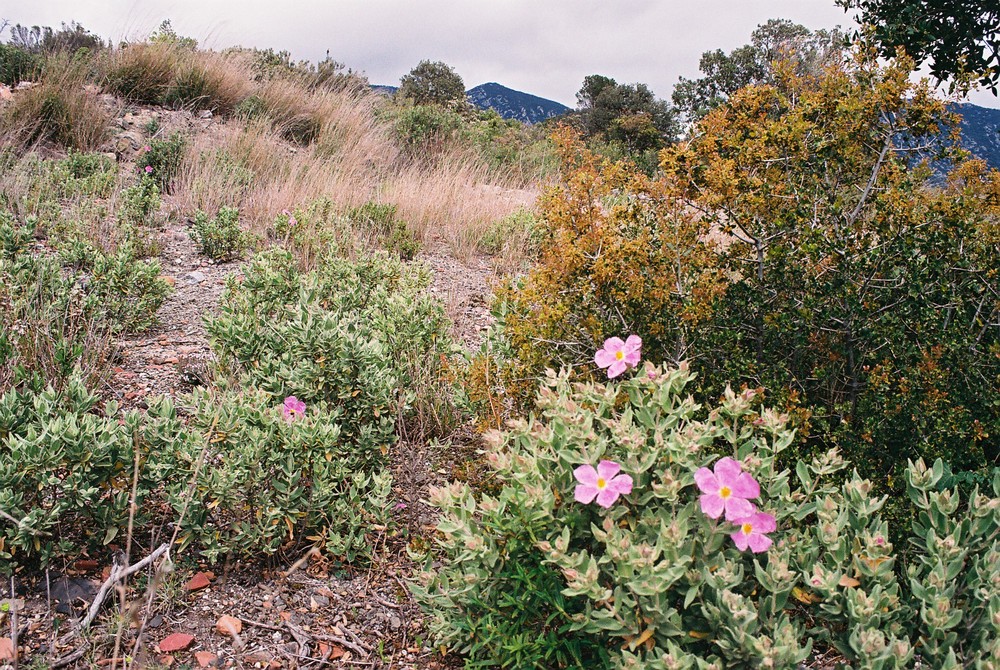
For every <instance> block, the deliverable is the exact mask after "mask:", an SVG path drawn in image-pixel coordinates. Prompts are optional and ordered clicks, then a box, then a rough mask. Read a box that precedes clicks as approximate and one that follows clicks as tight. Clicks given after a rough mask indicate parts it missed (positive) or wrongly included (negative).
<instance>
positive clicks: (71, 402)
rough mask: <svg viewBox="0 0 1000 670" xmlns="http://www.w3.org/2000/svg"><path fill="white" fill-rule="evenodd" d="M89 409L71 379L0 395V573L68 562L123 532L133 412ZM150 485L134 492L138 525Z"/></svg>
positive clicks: (93, 404) (90, 403) (88, 397)
mask: <svg viewBox="0 0 1000 670" xmlns="http://www.w3.org/2000/svg"><path fill="white" fill-rule="evenodd" d="M97 409H98V398H97V396H95V395H94V394H92V393H91V392H90V391H88V390H87V389H86V387H85V386H84V384H83V383H82V382H81V381H80V380H79V379H78V378H76V377H73V378H71V379H70V380H69V382H68V383H67V384H66V386H65V387H64V389H63V390H61V391H55V390H53V389H52V388H51V387H50V388H48V389H45V390H43V391H32V390H28V389H24V390H20V391H19V390H17V389H13V388H11V389H7V390H5V391H4V393H3V394H0V510H3V511H4V512H5V513H6V514H9V515H10V516H11V517H13V518H14V519H16V523H15V522H11V521H10V520H9V519H4V520H3V521H2V522H0V559H2V560H0V566H3V567H0V572H2V573H4V574H9V573H10V572H11V571H12V570H13V569H14V568H15V567H17V566H23V565H26V564H36V565H40V566H47V565H51V564H54V563H55V562H56V560H57V559H63V560H64V559H72V558H73V557H75V556H77V555H79V553H80V552H81V551H82V550H84V549H98V548H100V547H102V546H104V545H107V544H108V543H109V542H111V541H112V540H114V539H115V538H116V537H117V536H118V534H119V533H120V532H124V529H125V526H126V523H127V520H128V512H129V502H130V490H131V481H132V471H133V463H134V460H135V452H134V449H135V444H136V441H135V440H134V436H135V435H136V433H137V431H138V427H139V424H140V416H139V414H138V413H137V412H128V413H122V412H120V411H119V410H118V408H117V405H116V404H115V403H114V402H109V403H107V404H106V405H104V407H103V408H101V411H100V412H97V411H96V410H97ZM152 487H153V485H152V483H150V482H148V481H146V480H145V479H143V480H142V486H140V487H139V489H138V491H139V493H138V496H137V497H136V503H137V508H136V509H137V511H138V516H137V517H136V521H137V523H138V524H143V523H145V520H146V519H147V509H148V508H147V507H146V505H145V504H144V502H145V499H146V494H147V493H149V492H150V491H151V490H152Z"/></svg>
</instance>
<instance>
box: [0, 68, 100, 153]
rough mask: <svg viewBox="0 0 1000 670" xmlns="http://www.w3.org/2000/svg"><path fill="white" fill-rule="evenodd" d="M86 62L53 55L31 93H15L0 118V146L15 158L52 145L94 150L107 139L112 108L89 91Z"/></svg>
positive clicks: (94, 92)
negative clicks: (8, 148)
mask: <svg viewBox="0 0 1000 670" xmlns="http://www.w3.org/2000/svg"><path fill="white" fill-rule="evenodd" d="M88 75H89V67H88V63H87V62H85V61H82V60H74V59H72V58H70V57H68V56H66V55H62V54H60V55H56V56H51V57H50V58H49V59H48V60H47V61H46V63H45V65H44V67H43V68H42V73H41V76H40V78H39V81H38V82H37V84H36V85H35V86H33V87H32V88H29V89H26V90H23V91H18V92H17V94H16V95H15V96H14V99H13V100H12V101H11V102H10V103H9V104H8V105H7V106H6V107H4V108H3V111H2V113H0V141H2V143H3V145H4V146H7V147H11V148H13V149H14V151H15V152H17V153H24V152H27V151H29V150H30V149H32V148H33V147H34V146H35V145H37V144H39V143H45V142H51V143H54V144H57V145H59V146H62V147H65V148H67V149H74V150H76V151H95V150H97V149H99V148H100V147H101V146H102V145H103V144H104V143H105V142H107V140H108V139H109V137H110V133H111V119H112V117H113V111H114V110H112V109H109V108H108V107H106V106H105V104H103V103H102V102H101V100H100V98H99V96H98V95H97V91H96V89H94V88H93V87H89V86H87V82H88Z"/></svg>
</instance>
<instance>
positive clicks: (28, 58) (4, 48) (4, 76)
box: [0, 44, 41, 86]
mask: <svg viewBox="0 0 1000 670" xmlns="http://www.w3.org/2000/svg"><path fill="white" fill-rule="evenodd" d="M40 69H41V62H40V59H39V57H38V56H36V55H35V54H32V53H29V52H27V51H25V50H24V49H19V48H17V47H15V46H13V45H10V44H0V84H7V85H8V86H15V85H16V84H17V83H18V82H21V81H26V80H31V79H34V78H35V76H37V74H38V71H39V70H40Z"/></svg>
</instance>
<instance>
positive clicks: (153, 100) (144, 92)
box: [100, 44, 182, 105]
mask: <svg viewBox="0 0 1000 670" xmlns="http://www.w3.org/2000/svg"><path fill="white" fill-rule="evenodd" d="M181 57H182V54H181V52H180V50H179V49H178V48H177V47H175V46H173V45H170V44H130V45H128V46H125V47H122V48H120V49H115V50H114V51H112V52H109V53H108V54H107V55H105V56H104V59H103V61H102V63H101V70H102V76H101V77H100V79H101V83H102V84H103V86H104V87H105V88H106V89H107V91H108V92H109V93H114V94H115V95H117V96H118V97H120V98H124V99H125V100H127V101H129V102H137V103H141V104H146V105H155V104H159V102H160V101H161V100H162V99H163V95H164V94H165V93H166V92H167V89H168V88H169V87H170V83H171V82H172V81H173V80H174V73H175V72H177V70H178V67H179V65H180V61H181Z"/></svg>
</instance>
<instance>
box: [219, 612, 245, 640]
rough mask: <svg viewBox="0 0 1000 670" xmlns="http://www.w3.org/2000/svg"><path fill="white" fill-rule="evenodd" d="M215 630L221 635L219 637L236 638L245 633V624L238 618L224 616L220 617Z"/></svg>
mask: <svg viewBox="0 0 1000 670" xmlns="http://www.w3.org/2000/svg"><path fill="white" fill-rule="evenodd" d="M215 630H216V632H218V633H219V635H228V636H229V637H236V636H237V635H239V634H240V633H241V632H242V631H243V622H242V621H240V620H239V619H237V618H236V617H233V616H229V615H228V614H223V615H222V616H220V617H219V620H218V621H216V622H215Z"/></svg>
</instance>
